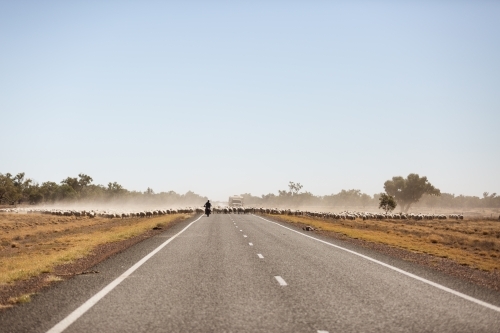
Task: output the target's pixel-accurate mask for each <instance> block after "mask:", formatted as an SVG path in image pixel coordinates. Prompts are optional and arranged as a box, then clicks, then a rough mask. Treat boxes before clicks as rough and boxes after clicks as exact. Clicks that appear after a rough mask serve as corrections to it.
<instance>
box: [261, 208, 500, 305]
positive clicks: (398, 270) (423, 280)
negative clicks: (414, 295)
mask: <svg viewBox="0 0 500 333" xmlns="http://www.w3.org/2000/svg"><path fill="white" fill-rule="evenodd" d="M252 215H253V216H255V217H258V218H260V219H262V220H264V221H267V222H269V223H273V224H276V225H278V226H280V227H282V228H285V229H288V230H290V231H293V232H295V233H298V234H299V235H302V236H304V237H308V238H311V239H314V240H316V241H318V242H321V243H323V244H326V245H330V246H333V247H335V248H337V249H340V250H343V251H346V252H349V253H351V254H354V255H356V256H358V257H361V258H363V259H366V260H369V261H371V262H374V263H376V264H379V265H382V266H384V267H386V268H389V269H392V270H393V271H396V272H398V273H401V274H403V275H406V276H408V277H411V278H413V279H415V280H418V281H420V282H423V283H426V284H428V285H431V286H433V287H435V288H438V289H441V290H443V291H446V292H448V293H450V294H453V295H455V296H458V297H461V298H463V299H465V300H468V301H470V302H473V303H476V304H479V305H482V306H484V307H486V308H488V309H491V310H493V311H497V312H500V307H498V306H496V305H493V304H490V303H486V302H484V301H481V300H479V299H477V298H474V297H471V296H469V295H466V294H463V293H461V292H459V291H456V290H453V289H451V288H448V287H445V286H443V285H441V284H439V283H436V282H432V281H430V280H427V279H424V278H423V277H420V276H418V275H415V274H412V273H409V272H407V271H404V270H402V269H400V268H397V267H394V266H391V265H389V264H386V263H385V262H382V261H379V260H377V259H373V258H371V257H368V256H365V255H364V254H361V253H358V252H355V251H352V250H349V249H346V248H344V247H342V246H338V245H335V244H332V243H328V242H326V241H324V240H321V239H318V238H315V237H312V236H309V235H306V234H303V233H301V232H299V231H297V230H293V229H292V228H288V227H285V226H283V225H281V224H279V223H276V222H273V221H269V220H266V219H265V218H263V217H260V216H257V215H254V214H252Z"/></svg>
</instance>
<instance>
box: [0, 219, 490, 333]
mask: <svg viewBox="0 0 500 333" xmlns="http://www.w3.org/2000/svg"><path fill="white" fill-rule="evenodd" d="M193 221H194V222H193ZM311 236H313V237H314V238H315V239H313V238H311ZM167 241H169V242H168V243H166V242H167ZM325 241H326V242H325ZM162 244H163V247H162V248H161V249H158V246H160V245H162ZM330 244H333V245H334V246H332V245H330ZM335 245H337V246H341V247H342V248H339V247H336V246H335ZM155 249H157V252H156V253H154V254H151V252H152V251H153V250H155ZM349 251H355V252H356V253H359V254H361V256H360V255H358V254H356V253H352V252H349ZM148 254H149V256H150V257H149V259H147V260H145V259H143V258H144V257H145V256H147V255H148ZM363 255H365V256H367V257H369V258H366V257H363ZM370 258H373V259H370ZM141 259H143V260H142V261H141ZM138 262H139V264H136V263H138ZM134 264H136V265H135V266H134ZM131 267H133V268H132V269H131ZM96 269H97V270H99V271H100V272H101V273H100V274H94V275H83V276H78V277H75V278H74V279H71V280H68V281H65V282H62V283H60V284H58V285H57V286H55V287H53V288H51V289H50V290H48V291H47V292H45V293H42V294H40V295H37V296H36V297H34V299H33V301H32V302H31V303H29V304H25V305H23V306H20V307H17V308H15V309H12V310H9V311H4V312H3V313H0V332H61V331H64V332H67V333H70V332H71V333H73V332H82V333H83V332H85V333H88V332H330V333H333V332H500V294H499V293H495V292H491V291H488V290H485V289H481V288H478V287H474V286H472V285H469V284H465V283H463V282H460V281H456V280H454V279H452V278H450V277H446V276H443V275H440V274H438V273H436V272H433V271H430V270H427V269H425V268H421V267H416V266H413V265H411V264H409V263H406V262H403V261H399V260H396V259H391V258H388V257H385V256H383V255H381V254H378V253H375V252H372V251H370V250H367V249H359V248H355V247H353V245H349V244H345V243H341V242H339V241H335V240H329V239H326V238H320V237H318V236H315V235H314V234H312V233H307V232H301V231H300V232H297V229H294V228H293V227H289V226H286V227H285V226H284V225H281V224H277V223H273V222H271V221H269V220H265V219H262V218H261V217H258V216H253V215H212V216H210V217H209V218H206V217H201V218H199V219H198V217H196V218H193V219H191V220H190V221H187V222H185V223H182V224H179V225H177V226H175V227H174V228H172V229H169V230H168V231H166V232H165V233H163V234H161V235H159V236H157V237H153V238H152V239H149V240H146V241H144V242H142V243H140V244H138V245H136V246H134V247H132V248H130V249H129V250H127V251H125V252H123V253H121V254H119V255H117V256H115V257H113V258H111V259H109V260H107V261H106V262H104V263H101V264H100V265H98V267H97V268H96ZM398 270H401V271H398ZM406 272H408V273H406ZM412 274H414V275H412ZM120 276H121V278H120ZM419 279H420V280H419ZM431 281H432V282H431ZM110 283H111V285H110ZM433 283H434V285H432V284H433ZM106 286H108V288H107V289H106V288H105V287H106ZM113 287H114V288H113ZM103 288H105V289H104V290H103ZM446 288H449V289H446ZM96 295H97V296H96ZM92 297H94V298H93V300H92V301H91V302H93V303H95V304H93V303H92V304H90V305H89V302H88V300H89V299H91V298H92ZM467 297H469V299H467ZM86 302H87V303H86ZM82 304H85V305H84V308H82V307H81V306H82ZM75 310H76V311H75ZM68 316H69V317H68ZM65 318H66V319H65Z"/></svg>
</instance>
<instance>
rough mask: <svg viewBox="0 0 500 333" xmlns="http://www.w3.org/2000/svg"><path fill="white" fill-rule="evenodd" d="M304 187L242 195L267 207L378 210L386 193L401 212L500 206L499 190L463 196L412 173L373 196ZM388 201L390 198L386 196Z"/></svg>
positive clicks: (399, 178)
mask: <svg viewBox="0 0 500 333" xmlns="http://www.w3.org/2000/svg"><path fill="white" fill-rule="evenodd" d="M302 188H303V186H302V185H301V184H300V183H294V182H290V183H289V185H288V189H286V190H279V191H278V194H277V195H276V194H274V193H269V194H265V195H262V196H260V197H258V196H253V195H251V194H250V193H245V194H242V196H243V198H244V201H245V205H249V206H251V205H255V206H264V207H311V206H318V207H335V208H338V209H348V208H350V207H357V208H358V209H368V208H370V209H377V208H379V205H380V202H381V200H380V199H381V196H383V195H387V196H390V197H392V198H394V201H395V202H397V205H398V207H399V209H400V210H401V211H402V212H408V210H409V209H410V207H413V208H414V209H416V210H418V209H419V208H420V209H421V208H427V209H432V208H434V207H440V208H457V209H458V208H461V209H463V208H500V196H497V194H496V193H492V194H490V193H488V192H484V193H483V197H482V198H480V197H476V196H464V195H458V196H455V195H454V194H449V193H441V191H440V190H439V189H437V188H435V187H434V186H433V185H432V184H430V182H429V181H428V180H427V177H420V176H419V175H418V174H410V175H408V177H406V178H403V177H400V176H397V177H393V178H392V179H391V180H388V181H386V182H385V183H384V189H385V193H383V192H382V193H377V194H374V195H373V196H371V195H368V194H366V193H362V192H361V191H360V190H356V189H351V190H341V191H340V192H338V193H336V194H330V195H324V196H317V195H313V194H312V193H310V192H307V191H305V192H300V190H301V189H302ZM386 200H387V199H386Z"/></svg>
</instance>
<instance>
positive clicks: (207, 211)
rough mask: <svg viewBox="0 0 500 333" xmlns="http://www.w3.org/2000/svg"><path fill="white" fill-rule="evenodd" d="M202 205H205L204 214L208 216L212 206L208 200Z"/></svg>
mask: <svg viewBox="0 0 500 333" xmlns="http://www.w3.org/2000/svg"><path fill="white" fill-rule="evenodd" d="M203 207H205V214H207V216H210V212H211V210H210V208H211V207H212V204H211V203H210V200H208V201H207V202H206V203H205V205H204V206H203Z"/></svg>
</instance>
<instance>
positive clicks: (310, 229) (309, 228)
mask: <svg viewBox="0 0 500 333" xmlns="http://www.w3.org/2000/svg"><path fill="white" fill-rule="evenodd" d="M302 230H305V231H314V230H316V229H314V228H313V227H311V226H310V225H307V226H305V227H304V228H302Z"/></svg>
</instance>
